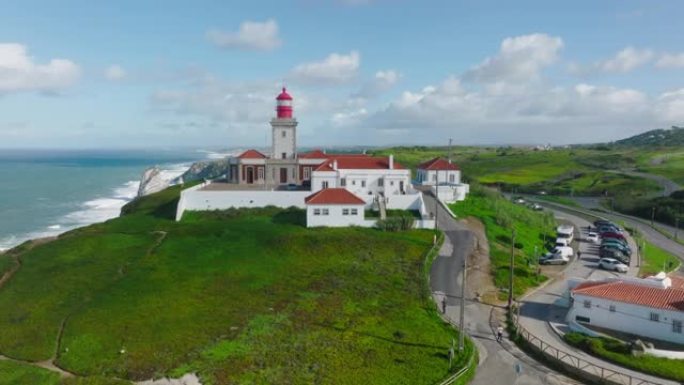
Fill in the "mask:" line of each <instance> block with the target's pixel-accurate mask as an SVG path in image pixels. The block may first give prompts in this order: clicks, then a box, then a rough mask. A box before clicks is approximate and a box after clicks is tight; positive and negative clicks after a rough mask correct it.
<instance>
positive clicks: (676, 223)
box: [674, 216, 679, 241]
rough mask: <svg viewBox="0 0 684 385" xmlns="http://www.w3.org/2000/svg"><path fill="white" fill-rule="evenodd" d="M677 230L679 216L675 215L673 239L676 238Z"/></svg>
mask: <svg viewBox="0 0 684 385" xmlns="http://www.w3.org/2000/svg"><path fill="white" fill-rule="evenodd" d="M678 232H679V217H677V216H675V233H674V239H675V241H676V240H677V233H678Z"/></svg>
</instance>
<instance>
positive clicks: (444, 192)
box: [432, 183, 470, 203]
mask: <svg viewBox="0 0 684 385" xmlns="http://www.w3.org/2000/svg"><path fill="white" fill-rule="evenodd" d="M432 189H433V190H434V189H435V187H434V186H433V188H432ZM438 190H439V199H441V200H443V201H444V202H446V203H454V202H460V201H463V200H465V198H466V196H467V195H468V192H469V191H470V185H468V184H463V183H462V184H457V185H445V186H443V185H439V189H438Z"/></svg>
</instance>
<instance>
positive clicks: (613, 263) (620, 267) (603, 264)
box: [598, 258, 629, 273]
mask: <svg viewBox="0 0 684 385" xmlns="http://www.w3.org/2000/svg"><path fill="white" fill-rule="evenodd" d="M598 266H599V267H600V268H602V269H605V270H611V271H617V272H619V273H626V272H628V271H629V266H627V265H625V264H624V263H622V262H620V261H618V260H617V259H613V258H601V259H600V260H599V263H598Z"/></svg>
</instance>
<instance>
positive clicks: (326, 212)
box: [322, 209, 330, 215]
mask: <svg viewBox="0 0 684 385" xmlns="http://www.w3.org/2000/svg"><path fill="white" fill-rule="evenodd" d="M322 214H323V215H329V214H330V211H329V210H328V209H323V211H322Z"/></svg>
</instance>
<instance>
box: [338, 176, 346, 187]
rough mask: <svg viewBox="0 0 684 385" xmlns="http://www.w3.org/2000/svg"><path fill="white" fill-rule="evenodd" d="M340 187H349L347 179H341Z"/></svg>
mask: <svg viewBox="0 0 684 385" xmlns="http://www.w3.org/2000/svg"><path fill="white" fill-rule="evenodd" d="M340 187H347V178H340Z"/></svg>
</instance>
